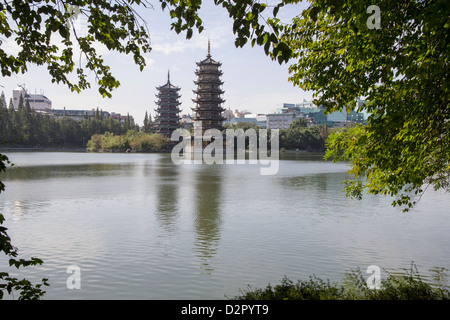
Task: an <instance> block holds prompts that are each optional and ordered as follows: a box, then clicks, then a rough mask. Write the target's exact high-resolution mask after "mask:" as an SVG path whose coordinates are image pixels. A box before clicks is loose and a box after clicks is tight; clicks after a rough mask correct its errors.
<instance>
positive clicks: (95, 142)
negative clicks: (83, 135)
mask: <svg viewBox="0 0 450 320" xmlns="http://www.w3.org/2000/svg"><path fill="white" fill-rule="evenodd" d="M169 145H170V140H169V139H168V138H165V137H164V136H163V135H161V134H153V133H145V132H136V131H134V130H129V131H128V132H127V133H125V134H120V135H115V134H114V133H111V132H105V133H104V134H95V135H93V136H92V137H91V139H90V140H89V141H88V143H87V150H89V151H91V152H127V151H128V152H164V151H167V148H168V146H169Z"/></svg>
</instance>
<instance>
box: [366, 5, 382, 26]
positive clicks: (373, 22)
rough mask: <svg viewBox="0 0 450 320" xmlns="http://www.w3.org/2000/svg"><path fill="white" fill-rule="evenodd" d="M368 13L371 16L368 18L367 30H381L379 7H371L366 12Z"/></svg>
mask: <svg viewBox="0 0 450 320" xmlns="http://www.w3.org/2000/svg"><path fill="white" fill-rule="evenodd" d="M366 12H367V13H369V14H371V15H370V16H369V18H367V28H369V29H381V10H380V7H379V6H376V5H371V6H369V7H368V8H367V10H366Z"/></svg>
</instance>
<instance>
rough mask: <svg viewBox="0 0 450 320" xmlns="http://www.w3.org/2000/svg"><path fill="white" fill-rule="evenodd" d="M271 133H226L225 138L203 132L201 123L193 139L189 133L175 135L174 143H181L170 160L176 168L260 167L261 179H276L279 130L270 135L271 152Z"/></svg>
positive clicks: (227, 131) (262, 130) (174, 149)
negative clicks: (216, 166)
mask: <svg viewBox="0 0 450 320" xmlns="http://www.w3.org/2000/svg"><path fill="white" fill-rule="evenodd" d="M268 133H269V132H268V129H259V130H258V132H256V130H255V129H252V128H250V129H247V130H245V131H244V130H243V129H226V130H225V135H224V134H223V133H222V132H221V131H220V130H218V129H208V130H205V131H203V129H202V123H201V122H196V123H195V124H194V134H193V135H191V133H190V132H189V131H188V130H186V129H178V130H175V131H174V132H173V133H172V136H171V140H172V141H174V142H179V143H178V144H177V145H175V146H174V147H173V149H172V152H171V158H172V161H173V163H175V164H202V163H206V164H209V165H211V164H214V163H216V164H245V163H248V164H260V165H261V167H260V174H261V175H274V174H276V173H277V172H278V168H279V130H278V129H272V130H271V131H270V149H269V139H268ZM180 138H181V141H180ZM247 142H248V144H247ZM247 156H248V159H246V158H247Z"/></svg>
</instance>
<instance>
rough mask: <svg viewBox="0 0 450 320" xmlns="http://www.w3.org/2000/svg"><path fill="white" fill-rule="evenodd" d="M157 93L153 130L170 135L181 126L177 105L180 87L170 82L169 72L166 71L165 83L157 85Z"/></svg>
mask: <svg viewBox="0 0 450 320" xmlns="http://www.w3.org/2000/svg"><path fill="white" fill-rule="evenodd" d="M157 89H158V93H157V94H156V97H157V98H158V101H156V102H155V103H156V105H157V106H158V108H157V109H156V110H155V111H156V116H155V130H156V133H159V134H162V135H164V136H166V137H170V136H171V135H172V132H173V131H174V130H176V129H178V128H180V127H181V125H180V119H181V118H180V112H181V110H180V109H179V108H178V106H179V105H180V104H181V102H180V101H179V98H180V97H181V96H180V94H179V93H178V92H179V91H180V88H179V87H177V86H174V85H173V84H171V83H170V73H169V72H168V73H167V83H166V84H165V85H163V86H160V87H157Z"/></svg>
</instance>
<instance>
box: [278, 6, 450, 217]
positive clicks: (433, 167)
mask: <svg viewBox="0 0 450 320" xmlns="http://www.w3.org/2000/svg"><path fill="white" fill-rule="evenodd" d="M377 3H378V6H379V7H375V9H376V8H379V11H378V12H379V13H381V22H380V24H379V28H377V27H376V26H375V27H374V21H373V18H377V16H376V12H377V11H376V10H375V11H370V10H368V8H369V5H370V4H372V1H369V2H366V1H351V0H335V1H325V0H317V1H314V2H313V3H312V4H311V5H310V7H309V8H308V9H307V10H305V11H303V12H302V14H301V15H299V16H298V17H296V18H294V19H293V20H292V22H291V23H289V24H287V25H284V26H282V27H281V29H282V30H281V31H280V34H279V36H280V41H282V42H284V43H286V44H287V45H288V46H289V47H290V48H291V49H292V58H293V61H294V62H293V63H292V64H291V65H290V68H289V69H290V72H291V77H290V80H291V81H292V82H293V83H294V84H295V85H297V86H299V87H300V88H302V89H304V90H311V91H314V92H315V102H316V104H317V105H323V106H326V107H327V111H328V112H331V111H336V110H342V109H349V110H352V109H355V108H356V99H357V97H365V100H366V104H365V105H364V106H363V108H364V109H365V110H366V111H368V112H369V113H370V117H369V119H368V125H367V126H357V127H354V128H350V129H348V130H343V131H337V132H336V133H334V134H332V135H331V136H330V137H328V140H327V141H328V143H327V147H328V152H327V158H332V159H334V160H335V161H339V160H349V161H350V163H351V165H352V171H351V172H352V173H354V174H355V176H356V177H357V178H358V179H357V180H355V181H352V182H348V184H347V187H346V190H347V192H348V194H350V195H354V196H357V197H358V198H360V197H361V196H362V193H363V190H367V192H368V193H371V194H385V195H391V196H395V197H397V199H396V200H394V202H393V205H402V206H404V207H405V210H407V209H408V208H410V207H412V206H413V205H414V204H415V203H416V200H417V199H415V195H417V197H418V198H419V199H420V195H421V194H423V192H424V190H426V189H427V188H428V187H429V186H432V187H434V188H435V189H444V190H447V191H448V190H449V185H450V164H449V159H450V139H449V129H450V122H449V119H450V107H449V101H450V99H449V98H450V97H449V79H450V76H449V43H450V42H449V39H448V35H449V28H450V21H449V16H450V7H449V6H448V5H447V3H446V2H445V1H442V0H430V1H419V0H417V1H416V0H402V1H378V2H377ZM372 8H373V7H372ZM368 12H369V13H368ZM374 12H375V13H374ZM374 15H375V16H374ZM359 178H362V179H359Z"/></svg>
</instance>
